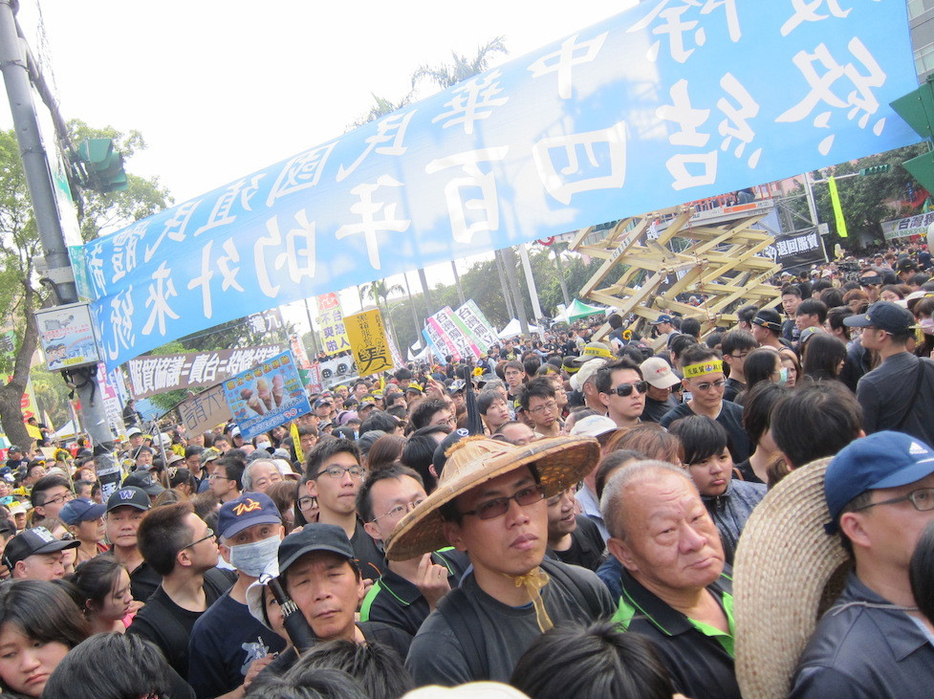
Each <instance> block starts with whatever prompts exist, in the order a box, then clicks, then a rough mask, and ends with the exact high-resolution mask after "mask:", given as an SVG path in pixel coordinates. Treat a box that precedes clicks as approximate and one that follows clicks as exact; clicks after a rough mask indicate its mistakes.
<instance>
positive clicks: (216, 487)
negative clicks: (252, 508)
mask: <svg viewBox="0 0 934 699" xmlns="http://www.w3.org/2000/svg"><path fill="white" fill-rule="evenodd" d="M243 466H244V464H243V462H242V461H241V460H240V459H238V458H236V457H234V456H222V457H220V458H219V459H216V460H215V461H214V462H213V463H211V465H210V466H209V468H210V470H211V475H210V476H208V482H209V483H210V484H211V490H212V491H214V494H215V495H216V496H217V499H218V500H220V502H221V504H222V505H223V504H224V503H225V502H230V501H231V500H236V499H237V498H238V497H240V492H241V491H242V490H243V483H242V479H243Z"/></svg>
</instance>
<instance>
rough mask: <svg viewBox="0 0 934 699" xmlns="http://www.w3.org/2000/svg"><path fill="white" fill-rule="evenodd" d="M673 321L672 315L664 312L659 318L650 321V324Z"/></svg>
mask: <svg viewBox="0 0 934 699" xmlns="http://www.w3.org/2000/svg"><path fill="white" fill-rule="evenodd" d="M671 321H672V317H671V316H670V315H668V314H667V313H662V314H661V315H660V316H659V317H658V318H656V319H655V320H653V321H652V322H651V323H649V325H661V324H662V323H670V322H671Z"/></svg>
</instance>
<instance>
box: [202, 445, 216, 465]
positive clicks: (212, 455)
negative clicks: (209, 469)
mask: <svg viewBox="0 0 934 699" xmlns="http://www.w3.org/2000/svg"><path fill="white" fill-rule="evenodd" d="M220 457H221V452H220V449H215V448H214V447H208V448H207V449H205V450H204V451H203V452H201V465H202V466H204V465H205V464H206V463H208V462H209V461H214V459H219V458H220Z"/></svg>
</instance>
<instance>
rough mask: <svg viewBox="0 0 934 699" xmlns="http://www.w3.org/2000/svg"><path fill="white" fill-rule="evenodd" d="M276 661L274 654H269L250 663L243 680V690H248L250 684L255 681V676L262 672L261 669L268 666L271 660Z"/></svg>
mask: <svg viewBox="0 0 934 699" xmlns="http://www.w3.org/2000/svg"><path fill="white" fill-rule="evenodd" d="M275 659H276V656H275V655H274V654H269V655H266V656H263V657H262V658H257V659H256V660H254V661H253V662H252V663H250V669H249V670H247V671H246V677H245V678H244V680H243V688H244V689H249V688H250V683H252V682H253V680H255V679H256V676H257V675H258V674H259V673H260V672H262V670H263V668H264V667H266V666H267V665H269V663H271V662H272V661H273V660H275Z"/></svg>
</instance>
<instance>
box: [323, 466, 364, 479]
mask: <svg viewBox="0 0 934 699" xmlns="http://www.w3.org/2000/svg"><path fill="white" fill-rule="evenodd" d="M345 473H349V474H350V477H351V478H353V479H354V480H358V479H360V478H363V477H364V476H365V475H366V469H365V468H363V466H351V467H350V468H344V467H343V466H328V467H327V468H326V469H324V470H323V471H318V475H317V476H315V480H317V479H318V478H321V476H325V475H326V476H329V477H330V478H343V477H344V474H345Z"/></svg>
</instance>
